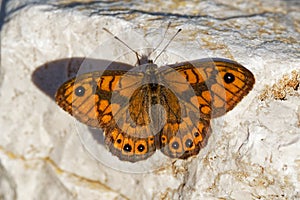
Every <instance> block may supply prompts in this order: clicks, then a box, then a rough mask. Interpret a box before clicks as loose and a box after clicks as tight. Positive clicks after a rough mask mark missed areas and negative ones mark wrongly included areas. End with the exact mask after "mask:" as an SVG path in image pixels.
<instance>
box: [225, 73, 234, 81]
mask: <svg viewBox="0 0 300 200" xmlns="http://www.w3.org/2000/svg"><path fill="white" fill-rule="evenodd" d="M223 78H224V81H225V83H232V82H233V81H234V79H235V77H234V75H233V74H232V73H229V72H227V73H226V74H225V75H224V77H223Z"/></svg>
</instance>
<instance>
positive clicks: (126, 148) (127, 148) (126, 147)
mask: <svg viewBox="0 0 300 200" xmlns="http://www.w3.org/2000/svg"><path fill="white" fill-rule="evenodd" d="M131 149H132V148H131V145H130V144H125V145H124V147H123V150H124V151H127V152H131Z"/></svg>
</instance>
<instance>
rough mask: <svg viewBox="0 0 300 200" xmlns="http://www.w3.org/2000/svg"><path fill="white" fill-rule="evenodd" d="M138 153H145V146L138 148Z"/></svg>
mask: <svg viewBox="0 0 300 200" xmlns="http://www.w3.org/2000/svg"><path fill="white" fill-rule="evenodd" d="M137 149H138V151H139V152H143V151H144V150H145V146H144V145H142V144H140V145H139V146H138V147H137Z"/></svg>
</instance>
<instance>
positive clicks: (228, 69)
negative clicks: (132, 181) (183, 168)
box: [160, 58, 255, 158]
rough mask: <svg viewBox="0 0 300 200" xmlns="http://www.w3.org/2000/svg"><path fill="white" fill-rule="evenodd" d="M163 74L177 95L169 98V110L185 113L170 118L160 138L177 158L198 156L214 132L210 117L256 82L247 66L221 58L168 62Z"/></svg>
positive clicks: (231, 105)
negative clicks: (212, 131) (211, 128)
mask: <svg viewBox="0 0 300 200" xmlns="http://www.w3.org/2000/svg"><path fill="white" fill-rule="evenodd" d="M160 74H161V76H162V77H163V85H165V87H166V88H168V90H170V91H171V93H172V94H173V96H174V97H173V99H174V100H171V101H169V100H168V99H166V100H165V102H166V103H165V104H170V107H171V108H170V109H171V110H173V111H167V112H170V113H171V112H173V113H181V115H179V114H178V115H177V117H175V118H174V117H173V118H172V117H168V118H167V123H166V124H165V126H164V128H163V129H162V131H161V138H160V140H161V143H162V148H161V151H162V152H163V153H164V154H166V155H168V156H170V157H175V158H187V157H189V156H191V155H196V154H197V153H198V152H199V150H200V148H202V147H204V146H205V145H206V142H207V139H208V137H209V135H210V132H211V130H210V126H209V123H210V119H211V118H215V117H219V116H222V115H224V114H225V113H226V112H228V111H229V110H231V109H233V108H234V107H235V106H236V105H237V103H238V102H240V101H241V99H242V98H243V97H244V96H245V95H246V94H247V93H248V92H249V91H250V90H251V89H252V87H253V84H254V82H255V80H254V76H253V74H252V73H251V72H250V71H249V70H247V69H246V68H245V67H243V66H242V65H240V64H238V63H236V62H234V61H230V60H225V59H219V58H213V59H202V60H195V61H190V62H184V63H178V64H174V65H168V66H165V67H162V69H161V72H160ZM169 96H170V95H169ZM169 99H172V98H170V97H169ZM175 99H177V101H176V100H175ZM176 102H177V103H176ZM175 104H178V106H176V105H175ZM165 109H168V108H167V106H165ZM178 109H180V111H179V110H178Z"/></svg>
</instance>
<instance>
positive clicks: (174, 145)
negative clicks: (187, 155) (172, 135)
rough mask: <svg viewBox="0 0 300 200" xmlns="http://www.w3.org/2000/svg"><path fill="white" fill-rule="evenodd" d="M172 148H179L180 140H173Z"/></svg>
mask: <svg viewBox="0 0 300 200" xmlns="http://www.w3.org/2000/svg"><path fill="white" fill-rule="evenodd" d="M172 148H173V149H176V150H177V149H178V148H179V143H178V142H173V143H172Z"/></svg>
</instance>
